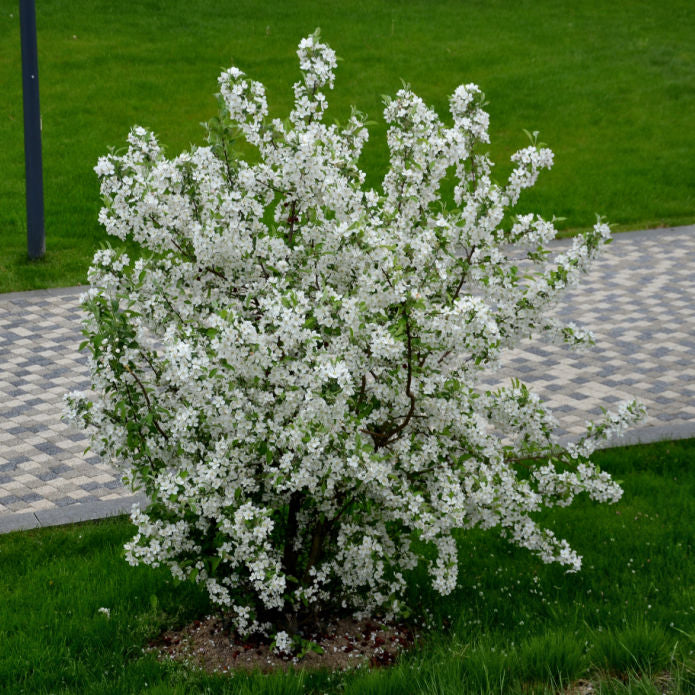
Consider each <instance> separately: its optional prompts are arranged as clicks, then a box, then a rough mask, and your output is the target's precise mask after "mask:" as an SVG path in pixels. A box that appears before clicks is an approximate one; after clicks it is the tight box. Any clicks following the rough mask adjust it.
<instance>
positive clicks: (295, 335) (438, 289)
mask: <svg viewBox="0 0 695 695" xmlns="http://www.w3.org/2000/svg"><path fill="white" fill-rule="evenodd" d="M298 55H299V62H300V68H301V73H302V79H301V80H300V81H299V82H297V83H296V84H295V85H294V97H295V100H294V107H293V109H292V111H291V113H290V115H289V118H288V119H287V120H285V121H281V120H279V119H270V118H269V117H268V107H267V103H266V97H265V92H264V88H263V86H262V85H261V84H259V83H258V82H253V81H251V80H250V79H248V78H247V77H246V76H245V74H244V73H243V72H242V71H241V70H239V69H237V68H231V69H229V70H226V71H225V72H223V73H222V74H221V75H220V78H219V88H220V94H219V102H220V116H219V118H216V119H213V121H211V122H210V124H208V128H207V129H208V146H206V147H194V148H192V149H191V151H190V152H184V153H183V154H181V155H180V156H177V157H175V158H173V159H167V158H166V157H165V156H164V154H163V152H162V149H161V148H160V145H159V144H158V142H157V140H156V139H155V136H154V135H153V134H152V133H150V132H148V131H146V130H144V129H143V128H140V127H135V128H133V130H132V131H131V133H130V135H129V137H128V147H127V151H125V152H124V153H122V154H120V155H115V154H111V155H109V156H106V157H103V158H102V159H100V160H99V163H98V166H97V167H96V172H97V173H98V175H99V177H100V179H101V192H102V195H103V197H104V199H105V207H104V208H103V209H102V211H101V214H100V221H101V222H102V224H103V225H104V226H105V227H106V230H107V232H108V233H109V234H113V235H114V236H116V237H118V238H120V239H126V238H129V239H131V240H134V241H135V242H137V243H138V244H139V245H140V246H141V247H142V249H143V253H142V256H141V257H140V258H139V259H138V260H137V261H132V260H131V259H129V258H128V256H127V255H126V254H125V253H124V252H122V251H119V252H117V251H114V250H113V249H110V248H107V249H105V250H101V251H99V252H97V253H96V255H95V257H94V261H93V265H92V267H91V269H90V272H89V279H90V282H91V288H90V290H89V291H88V292H87V293H86V294H85V295H84V296H83V298H82V303H83V307H84V308H85V310H86V312H87V318H86V321H85V324H84V333H85V335H86V338H87V340H86V341H85V344H86V345H87V346H88V352H89V363H90V368H91V378H92V387H93V393H92V394H88V393H72V394H69V395H68V396H67V397H66V400H67V410H68V414H69V417H71V418H72V419H73V420H74V421H76V422H77V423H78V424H79V425H81V426H83V427H85V428H89V429H90V431H91V432H92V441H93V446H94V447H95V449H96V450H98V452H99V453H100V454H101V455H102V456H103V457H104V458H105V459H106V460H107V461H110V462H112V463H113V464H115V465H116V466H118V467H119V469H121V470H122V471H123V475H124V479H125V480H126V482H127V483H129V484H130V485H131V486H132V487H133V488H134V489H141V490H143V491H144V492H145V493H146V494H147V496H148V498H149V500H150V501H151V504H150V505H149V506H148V507H147V508H146V509H140V508H137V507H135V508H134V510H133V512H132V516H131V518H132V520H133V522H134V523H135V525H136V526H137V533H136V535H135V537H134V538H133V539H132V540H131V541H130V542H129V543H128V544H127V545H126V551H127V552H126V555H127V558H128V560H129V561H130V562H131V563H133V564H138V563H145V564H148V565H151V566H159V565H163V566H166V567H168V568H169V569H170V570H171V573H172V574H173V575H174V577H176V578H179V579H182V580H183V579H189V580H193V581H195V582H198V583H200V584H202V585H204V587H205V589H206V590H207V592H208V593H209V596H210V598H211V600H212V602H213V603H214V604H217V605H218V606H220V607H221V608H222V609H224V611H225V613H226V615H227V616H228V619H229V620H230V621H231V624H232V625H233V627H234V628H235V629H236V630H237V631H238V632H239V633H244V634H248V633H252V632H264V633H266V634H270V635H275V636H276V643H277V645H278V648H280V649H282V648H289V647H287V645H289V644H290V643H291V640H292V639H293V635H295V634H296V633H297V631H299V630H301V629H302V627H303V626H305V625H306V624H307V623H309V622H312V621H317V620H320V619H321V616H326V615H330V614H336V612H337V613H340V612H343V613H354V614H368V613H377V612H380V613H381V614H382V615H389V614H390V615H394V614H397V612H398V611H399V609H400V608H402V607H403V606H402V601H403V596H404V594H405V587H406V579H407V576H408V572H409V571H410V570H412V569H413V568H415V567H416V566H417V565H418V563H420V562H423V563H426V564H427V567H428V571H429V576H430V577H431V582H432V585H433V587H434V588H435V589H436V590H437V591H439V592H440V593H441V594H447V593H449V592H451V591H452V590H453V589H454V588H455V586H456V582H457V574H458V566H459V562H458V558H457V549H456V543H455V540H454V538H455V531H456V530H457V529H470V528H473V527H480V528H488V529H489V528H493V527H495V528H498V529H499V531H500V532H501V533H502V534H503V536H504V537H506V538H508V539H509V540H510V541H511V542H512V543H514V544H516V545H518V546H521V547H524V548H528V549H529V550H531V551H533V552H535V553H537V554H538V555H539V556H540V558H541V559H542V560H543V561H545V562H559V563H562V564H563V565H566V566H567V567H568V568H569V569H570V570H576V569H578V568H579V566H580V558H579V557H578V555H577V554H576V553H575V552H574V551H573V550H572V549H571V548H570V547H569V546H568V544H567V543H566V542H565V541H563V540H561V539H558V538H556V537H555V536H554V535H553V533H552V532H551V531H550V530H547V529H542V528H540V527H539V526H538V525H537V523H536V522H535V521H534V520H533V518H532V517H533V514H534V512H536V511H538V510H539V509H541V508H543V507H548V506H552V505H567V504H569V503H570V502H571V501H572V499H573V498H574V496H575V495H577V494H578V493H581V492H586V493H588V495H589V496H590V497H591V498H592V499H594V500H598V501H605V502H610V501H615V500H617V499H618V498H619V496H620V494H621V490H620V488H619V487H618V485H617V484H616V483H615V482H614V481H612V480H611V478H610V477H609V476H608V475H607V474H606V473H604V472H601V471H599V470H598V469H597V468H596V467H595V466H594V465H592V463H591V462H590V460H589V456H590V455H591V453H592V451H593V449H594V447H595V445H596V444H597V442H598V441H599V440H601V439H602V438H606V437H609V436H612V435H614V434H617V433H619V432H620V431H621V430H622V429H624V427H626V426H627V425H629V424H630V423H632V422H634V421H636V420H638V419H639V418H640V417H641V415H642V413H643V408H642V406H641V405H639V404H638V403H636V402H633V403H629V404H623V405H622V406H620V407H619V409H618V411H617V413H616V414H610V413H606V415H605V417H604V419H603V420H601V421H600V422H598V423H591V424H589V426H588V430H587V432H586V434H585V435H584V436H583V437H582V438H580V439H579V440H578V441H577V442H575V443H574V444H571V445H568V446H566V447H562V446H560V445H559V443H558V442H557V441H556V438H555V437H554V435H553V431H554V429H555V428H556V421H555V420H554V418H553V416H552V414H551V412H550V411H549V410H548V408H547V407H545V406H544V405H543V404H542V403H541V401H540V399H539V398H538V396H537V395H536V394H534V393H533V392H531V391H530V390H529V389H528V388H527V387H526V386H525V385H523V384H521V383H520V382H518V381H514V382H513V383H511V384H510V385H509V386H506V387H502V388H498V389H496V390H490V389H485V388H483V387H481V385H480V384H481V376H483V375H485V374H486V373H488V372H489V370H491V369H494V367H495V366H496V365H497V364H498V361H499V357H500V355H501V354H502V352H503V351H504V350H505V349H509V348H511V347H513V346H516V345H517V344H518V343H519V341H520V340H522V339H523V338H527V337H530V336H532V335H538V336H545V337H548V338H551V339H553V340H555V341H559V342H564V343H567V344H569V345H570V346H577V345H582V344H586V343H590V342H591V335H590V334H589V333H587V332H584V331H581V330H580V329H578V328H577V327H575V326H573V325H567V326H566V325H561V324H559V323H557V322H556V321H555V320H551V319H550V318H549V309H551V308H552V307H553V306H554V305H555V303H556V301H557V299H558V297H559V296H560V295H561V293H562V291H563V290H564V289H565V288H566V287H567V286H569V285H571V284H572V283H574V282H575V281H576V280H577V278H578V277H579V276H580V274H581V273H582V272H583V271H585V269H586V268H587V266H588V264H589V263H590V262H591V261H592V259H593V258H594V257H595V256H596V255H597V254H598V253H599V251H600V249H601V247H602V246H603V245H604V244H605V243H606V242H607V241H608V240H609V230H608V228H607V226H606V225H605V224H603V223H601V222H599V223H598V224H597V225H596V226H595V227H594V229H593V230H592V231H589V232H587V233H585V234H584V235H583V236H580V237H577V238H575V239H574V242H573V243H572V245H571V247H570V248H569V250H567V251H566V252H565V253H562V254H560V255H557V256H556V257H554V258H551V256H550V254H549V252H548V251H547V250H546V248H545V247H546V242H548V241H549V240H550V239H552V238H553V237H554V235H555V229H554V227H553V224H552V223H551V222H548V221H546V220H544V219H542V218H541V217H539V216H537V215H532V214H528V215H518V216H513V215H512V214H511V212H510V211H511V210H512V209H513V208H514V206H515V204H516V203H517V200H518V198H519V195H520V193H521V191H522V190H523V189H525V188H528V187H530V186H532V185H533V184H534V183H535V181H536V178H537V176H538V174H539V171H540V170H541V169H547V168H549V167H550V166H551V164H552V159H553V156H552V153H551V152H550V151H549V150H548V149H545V148H543V147H541V146H538V145H537V144H531V145H530V146H529V147H527V148H525V149H523V150H521V151H519V152H517V153H516V154H514V155H513V157H512V161H513V163H514V165H515V166H514V169H513V172H512V174H511V175H510V177H509V179H508V181H507V182H506V183H504V184H503V185H501V184H499V183H495V182H494V181H493V179H492V177H491V167H492V163H491V161H490V160H489V158H488V157H487V156H486V155H485V154H482V153H481V148H482V147H483V146H484V144H485V143H487V142H488V114H487V113H486V112H485V111H484V110H483V107H484V102H483V94H482V93H481V91H480V89H478V87H476V86H475V85H472V84H467V85H463V86H460V87H459V88H458V89H456V91H455V92H454V94H453V95H452V96H451V99H450V110H451V117H452V119H453V123H452V125H451V126H450V127H447V126H446V125H444V124H443V122H442V121H441V120H440V118H439V117H438V115H437V114H436V113H435V112H434V110H432V109H431V108H428V107H427V106H426V105H425V104H424V103H423V102H422V100H421V99H419V98H418V97H417V96H416V95H415V94H413V93H412V92H411V91H410V90H409V89H408V88H403V89H401V90H400V91H399V92H398V93H397V95H396V97H395V98H394V99H392V100H390V101H388V103H387V105H386V109H385V112H384V115H385V119H386V122H387V124H388V135H387V138H388V147H389V150H390V167H389V170H388V173H387V174H386V176H385V177H384V180H383V190H382V191H375V190H365V189H364V179H365V175H364V173H363V172H362V171H361V170H360V169H359V167H358V158H359V156H360V152H361V148H362V146H363V144H364V142H365V141H366V139H367V131H366V128H365V122H364V118H363V116H362V115H361V114H360V113H358V112H356V111H354V112H353V114H352V116H351V118H350V119H349V121H348V122H347V124H346V125H345V126H344V127H341V126H338V125H327V124H326V122H325V120H324V111H325V109H326V97H325V94H324V90H325V89H326V88H331V87H332V86H333V76H334V68H335V66H336V57H335V53H334V52H333V51H332V50H331V49H330V48H329V47H328V46H326V45H324V44H322V43H321V42H320V41H319V36H318V33H316V34H314V35H312V36H310V37H308V38H306V39H304V40H302V41H301V43H300V44H299V50H298ZM242 136H243V138H244V139H245V140H246V141H247V142H248V143H250V145H252V146H254V147H255V148H256V149H257V152H258V156H257V157H256V158H255V159H254V161H253V162H252V163H249V162H246V161H243V160H242V159H240V158H239V157H238V156H236V155H235V153H234V150H233V139H234V138H236V137H242ZM447 174H451V175H452V176H454V177H455V181H456V185H455V190H454V193H453V199H452V200H449V201H446V200H443V199H442V196H441V192H440V184H441V182H442V180H443V178H444V177H445V176H446V175H447ZM523 264H525V266H524V267H525V272H522V271H521V270H520V269H519V268H520V266H523ZM520 460H526V461H530V462H531V464H530V465H531V466H532V467H531V471H530V473H529V472H528V471H527V472H526V473H525V474H524V475H520V474H519V473H518V466H517V463H518V462H519V461H520ZM415 541H417V542H415ZM416 547H417V548H425V549H426V550H427V552H426V558H425V557H422V556H421V555H420V554H418V553H417V552H415V548H416Z"/></svg>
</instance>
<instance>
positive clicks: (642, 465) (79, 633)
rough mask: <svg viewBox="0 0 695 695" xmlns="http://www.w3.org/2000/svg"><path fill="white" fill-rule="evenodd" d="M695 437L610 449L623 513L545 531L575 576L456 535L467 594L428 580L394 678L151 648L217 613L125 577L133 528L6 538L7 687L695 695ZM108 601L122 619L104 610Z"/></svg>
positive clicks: (387, 672) (152, 576)
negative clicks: (222, 666) (241, 665)
mask: <svg viewBox="0 0 695 695" xmlns="http://www.w3.org/2000/svg"><path fill="white" fill-rule="evenodd" d="M694 457H695V440H689V441H681V442H675V443H660V444H653V445H648V446H640V447H630V448H624V449H613V450H608V451H604V452H601V453H600V454H598V455H597V456H596V460H597V462H598V463H599V464H600V465H601V466H602V467H603V468H605V469H606V470H609V471H611V472H612V473H613V474H614V475H615V476H616V477H617V478H618V479H620V480H622V481H623V486H624V489H625V495H624V498H623V499H622V500H621V502H619V503H618V504H617V505H615V506H605V505H596V504H593V503H591V502H589V501H586V500H584V501H580V502H579V503H578V504H577V505H575V506H573V507H571V508H569V509H565V510H556V511H553V512H549V513H546V514H545V515H544V516H545V519H544V521H545V522H546V523H547V524H549V525H551V526H552V527H553V528H554V529H555V530H556V531H557V532H558V534H560V535H561V536H564V537H566V538H568V539H569V540H570V542H571V544H572V545H573V547H575V548H577V549H578V550H579V551H580V552H581V553H582V554H583V556H584V567H583V569H582V571H581V572H580V573H578V574H565V573H564V572H563V570H562V569H561V568H559V567H556V566H546V565H543V564H542V563H541V562H540V561H537V560H536V559H534V558H533V557H531V556H530V555H529V554H528V553H526V552H524V551H520V550H517V549H514V548H510V547H509V546H508V545H507V544H506V543H504V542H503V541H501V540H500V539H499V538H497V537H496V536H495V535H494V534H490V533H477V532H476V533H469V534H465V535H462V537H461V538H460V549H461V571H460V578H459V583H460V586H459V588H458V589H457V591H456V592H455V593H454V594H453V595H452V596H449V597H447V598H441V597H439V596H438V595H436V594H435V593H434V592H432V591H430V590H428V589H427V588H426V587H424V588H423V585H418V583H417V578H414V580H413V583H412V596H411V601H412V604H413V605H414V606H416V608H417V615H419V617H420V618H424V619H426V620H428V621H429V623H430V624H431V625H432V626H433V629H431V630H430V631H423V639H422V641H421V644H420V647H419V648H418V649H416V650H415V651H414V652H412V653H410V654H408V655H406V656H405V657H403V658H402V659H401V660H400V662H399V663H398V664H397V665H396V666H395V667H393V668H391V669H382V670H377V671H371V672H369V671H358V672H354V673H338V674H329V673H303V672H300V673H290V674H276V675H270V676H261V675H242V674H237V675H235V676H233V677H228V676H211V675H206V674H202V673H196V672H193V671H190V670H187V669H186V668H184V667H183V666H180V665H172V664H160V663H158V662H157V661H155V659H154V658H153V657H152V656H150V655H147V654H144V653H143V651H142V648H143V646H144V645H146V643H147V641H148V639H150V638H152V637H153V636H155V635H156V634H158V632H159V630H160V629H161V628H162V627H163V626H164V625H175V624H177V623H182V622H185V621H187V620H190V619H192V618H193V617H194V616H196V615H201V614H205V613H206V611H208V610H209V606H208V603H207V601H206V599H205V597H204V596H203V594H202V593H201V592H200V591H198V590H196V589H195V588H194V587H190V586H188V585H179V586H175V585H174V584H173V583H172V582H171V580H170V577H168V576H167V573H166V572H165V571H158V570H151V569H149V568H141V567H139V568H132V567H129V566H128V565H127V564H126V563H125V561H124V559H123V557H122V550H121V547H122V544H123V542H124V541H125V540H126V539H128V538H129V537H130V535H131V534H132V527H131V526H130V524H129V523H128V522H127V521H126V520H124V519H116V520H107V521H102V522H98V523H90V524H83V525H77V526H70V527H59V528H50V529H42V530H35V531H27V532H20V533H12V534H7V535H5V536H2V537H0V595H1V596H2V597H3V600H2V601H1V602H0V692H7V693H13V694H17V695H20V694H24V693H26V694H31V695H39V694H47V693H63V694H67V693H75V694H78V693H79V694H80V695H81V694H83V693H84V694H90V695H91V694H94V695H96V694H97V693H98V694H103V695H116V694H120V693H123V694H125V693H160V694H164V693H166V694H170V693H179V694H181V695H183V694H184V693H238V694H242V693H243V694H246V693H248V694H251V693H256V694H258V693H278V694H280V693H284V694H291V693H315V694H319V693H345V694H346V695H369V694H373V695H388V694H391V695H404V694H411V693H412V694H422V695H425V694H427V695H434V694H435V693H436V694H437V695H447V694H449V693H450V694H452V695H454V694H459V693H510V694H511V693H556V692H561V691H562V690H563V689H564V688H566V687H567V686H568V685H569V684H571V683H573V682H576V681H577V680H578V679H587V678H588V679H591V680H592V681H593V682H594V684H595V687H596V689H597V692H601V693H612V694H615V695H617V694H619V693H620V694H627V693H657V692H662V691H663V688H664V687H665V684H668V687H669V688H670V690H669V691H668V692H672V693H687V692H695V672H694V671H693V668H694V667H695V660H694V657H693V652H694V650H695V565H694V563H693V547H694V545H695V527H694V525H693V519H694V518H695V468H694V467H693V465H692V464H693V458H694ZM101 607H105V608H109V609H110V611H111V615H110V617H109V618H107V617H106V616H104V615H103V614H102V613H100V612H99V608H101Z"/></svg>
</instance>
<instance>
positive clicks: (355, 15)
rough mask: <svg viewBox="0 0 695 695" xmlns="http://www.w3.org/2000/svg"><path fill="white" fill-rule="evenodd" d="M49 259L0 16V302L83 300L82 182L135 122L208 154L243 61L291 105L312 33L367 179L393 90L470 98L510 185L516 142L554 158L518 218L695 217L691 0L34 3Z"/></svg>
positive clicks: (12, 26) (14, 28)
mask: <svg viewBox="0 0 695 695" xmlns="http://www.w3.org/2000/svg"><path fill="white" fill-rule="evenodd" d="M37 24H38V46H39V74H40V88H41V105H42V117H43V147H44V149H43V153H44V182H45V184H44V185H45V197H46V238H47V241H46V247H47V253H46V257H45V259H44V260H42V261H40V262H33V263H30V262H28V260H27V258H26V240H25V236H26V232H25V212H24V169H23V167H24V164H23V140H22V102H21V67H20V66H21V60H20V44H19V20H18V11H17V3H16V2H15V1H14V0H0V54H1V55H3V60H2V61H0V84H2V85H3V94H4V97H5V100H4V102H3V103H4V106H3V109H2V112H1V115H0V144H1V145H2V146H1V147H0V171H2V174H3V175H2V178H1V179H0V200H2V204H1V205H0V291H2V292H6V291H11V290H20V289H31V288H40V287H48V286H57V285H69V284H78V283H84V282H85V281H86V269H87V266H88V264H89V261H90V259H91V256H92V254H93V252H94V250H95V248H96V247H97V246H98V245H99V244H100V243H101V242H102V241H103V240H104V236H105V235H104V233H103V232H102V231H101V230H100V229H99V227H98V224H97V221H96V218H97V212H98V208H99V204H100V203H99V196H98V186H97V180H96V177H95V175H94V174H93V172H92V167H93V166H94V164H95V163H96V160H97V158H98V157H99V156H100V155H101V154H104V153H106V151H107V149H108V148H109V147H111V146H115V147H120V146H122V144H123V143H124V141H125V136H126V134H127V132H128V129H129V128H130V126H131V125H133V124H134V123H139V124H141V125H145V126H148V127H150V128H152V129H154V131H155V132H157V133H158V134H159V135H160V137H161V140H162V142H163V143H166V144H167V145H168V148H169V150H168V151H169V153H175V152H177V151H180V150H181V149H183V148H186V147H188V146H189V145H190V144H191V143H197V144H202V142H203V137H202V133H203V131H202V129H201V128H200V126H199V122H201V121H204V120H206V119H208V118H209V117H210V116H211V115H213V113H214V110H215V102H214V99H213V93H214V92H215V91H216V88H217V84H216V78H217V75H218V74H219V72H220V69H221V68H224V67H228V66H229V65H231V64H232V63H235V64H238V65H239V66H240V67H242V68H243V69H245V70H246V71H247V72H248V73H249V75H251V76H252V77H253V78H255V79H259V80H261V81H262V82H264V83H265V84H266V85H267V88H268V93H269V98H270V103H271V108H272V113H273V115H283V114H285V113H286V112H287V109H288V107H289V104H290V96H291V89H290V87H291V84H292V82H294V81H295V80H296V79H297V77H298V68H297V62H296V57H295V55H294V51H295V48H296V45H297V43H298V41H299V39H300V38H301V37H303V36H305V35H307V34H309V33H311V32H312V31H313V30H314V28H315V27H316V26H320V27H321V29H322V36H323V38H324V40H326V41H327V42H328V43H329V44H330V45H331V46H332V47H333V48H334V49H335V50H336V51H337V52H338V55H339V56H341V57H342V58H343V59H344V62H342V63H341V64H340V65H339V69H338V75H337V82H336V89H335V92H334V93H333V94H332V95H331V96H330V104H331V108H330V110H329V114H330V115H331V116H332V117H335V118H339V119H340V118H344V117H345V116H346V114H347V113H348V109H349V106H350V105H351V104H355V105H357V106H358V107H359V108H360V109H361V110H362V111H364V112H366V113H368V114H369V116H370V117H371V118H372V119H374V120H376V121H377V124H376V125H374V126H373V127H372V129H371V141H370V143H368V146H367V148H366V151H365V153H364V157H363V162H362V165H363V168H364V169H365V170H366V171H367V172H368V174H369V178H368V182H369V183H370V184H371V185H374V186H376V185H378V183H379V181H380V177H381V176H382V175H383V173H384V171H385V166H386V148H385V128H384V123H383V118H382V115H381V112H382V104H381V95H383V94H393V93H395V92H396V90H397V89H398V88H399V87H400V86H401V78H403V79H404V80H406V81H407V82H409V83H410V85H411V86H412V87H413V89H414V90H415V91H416V92H417V93H418V94H420V95H421V96H422V97H423V98H424V99H425V100H426V101H427V102H429V103H431V104H433V105H435V106H436V108H437V109H438V110H439V111H440V112H441V113H442V114H443V115H444V114H445V113H446V108H447V97H448V95H449V94H450V93H451V92H452V91H453V90H454V88H455V87H456V86H457V85H458V84H460V83H463V82H470V81H473V82H477V83H478V84H479V85H481V87H482V89H483V90H484V91H485V93H486V94H487V96H488V99H489V102H490V106H489V108H490V111H491V117H492V126H491V136H492V145H491V153H492V155H493V158H494V159H495V160H496V161H498V162H499V163H500V166H499V167H498V174H499V176H500V177H502V176H503V175H504V174H505V172H506V171H508V166H507V164H506V162H507V161H508V157H509V155H510V154H511V153H512V151H513V150H515V149H517V148H519V147H521V146H524V145H525V144H526V143H527V141H526V136H525V135H524V133H523V129H524V128H526V129H528V130H531V131H532V130H539V131H540V133H541V140H542V141H544V142H546V143H548V144H549V145H550V146H551V147H552V148H553V150H554V151H555V153H556V166H555V169H554V170H553V171H552V172H550V173H547V174H545V175H544V176H543V177H542V179H541V181H540V182H539V184H538V187H537V189H536V190H534V191H530V192H529V193H528V194H527V195H526V196H525V197H524V198H523V199H522V204H523V207H525V208H527V209H534V210H538V211H540V212H542V213H544V214H546V215H548V216H551V215H553V214H555V215H558V216H562V217H565V218H566V220H565V221H564V222H563V223H562V224H563V226H564V227H565V228H567V229H575V228H581V227H586V226H589V225H591V224H593V221H594V215H595V213H600V214H602V215H605V216H606V217H607V218H608V219H609V221H611V222H614V223H617V224H618V225H620V228H623V229H631V228H632V229H634V228H639V227H645V226H660V225H674V224H680V223H687V222H691V221H693V220H694V219H695V193H694V192H695V167H693V166H692V161H693V156H694V155H695V129H693V127H692V116H693V113H695V42H694V41H693V36H694V35H695V12H693V11H692V0H662V1H661V2H653V1H652V0H617V1H616V2H613V3H606V2H602V0H574V1H573V2H571V3H570V2H565V1H564V0H517V1H514V2H512V1H511V0H507V1H506V2H504V1H502V0H484V1H483V0H479V1H478V0H468V1H467V2H462V1H461V0H408V2H402V1H397V0H369V1H367V0H341V1H340V2H338V1H337V0H297V1H293V2H287V1H286V0H269V1H267V2H257V0H235V1H234V2H209V1H208V0H168V1H167V2H163V1H161V0H146V1H143V2H137V3H135V2H132V3H131V2H120V3H113V2H107V1H106V0H89V1H87V0H72V1H71V2H62V1H61V0H41V1H40V2H38V3H37Z"/></svg>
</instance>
